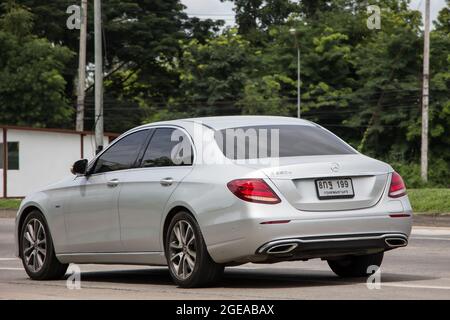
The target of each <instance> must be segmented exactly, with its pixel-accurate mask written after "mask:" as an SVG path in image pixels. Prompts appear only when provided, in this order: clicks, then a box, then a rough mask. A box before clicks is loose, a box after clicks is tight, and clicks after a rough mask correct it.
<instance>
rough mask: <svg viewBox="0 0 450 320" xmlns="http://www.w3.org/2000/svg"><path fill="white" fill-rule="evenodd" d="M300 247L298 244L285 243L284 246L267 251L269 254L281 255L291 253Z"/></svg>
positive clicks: (279, 245)
mask: <svg viewBox="0 0 450 320" xmlns="http://www.w3.org/2000/svg"><path fill="white" fill-rule="evenodd" d="M297 247H298V243H283V244H277V245H275V246H273V247H270V248H269V249H268V250H267V253H268V254H280V253H289V252H291V251H292V250H294V249H295V248H297Z"/></svg>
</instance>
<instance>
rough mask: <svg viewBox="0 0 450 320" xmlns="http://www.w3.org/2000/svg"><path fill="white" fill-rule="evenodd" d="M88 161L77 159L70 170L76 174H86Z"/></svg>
mask: <svg viewBox="0 0 450 320" xmlns="http://www.w3.org/2000/svg"><path fill="white" fill-rule="evenodd" d="M87 165H88V161H87V160H86V159H83V160H78V161H76V162H75V163H74V164H73V166H72V169H71V170H70V171H71V172H72V173H73V174H75V175H85V174H86V170H87Z"/></svg>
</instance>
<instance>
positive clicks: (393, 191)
mask: <svg viewBox="0 0 450 320" xmlns="http://www.w3.org/2000/svg"><path fill="white" fill-rule="evenodd" d="M405 194H406V186H405V183H404V182H403V179H402V177H401V176H400V175H399V174H398V173H397V172H395V171H394V172H393V173H392V179H391V186H390V187H389V197H391V198H399V197H402V196H404V195H405Z"/></svg>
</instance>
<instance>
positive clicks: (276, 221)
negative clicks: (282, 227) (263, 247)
mask: <svg viewBox="0 0 450 320" xmlns="http://www.w3.org/2000/svg"><path fill="white" fill-rule="evenodd" d="M289 222H291V220H274V221H264V222H261V223H260V224H279V223H289Z"/></svg>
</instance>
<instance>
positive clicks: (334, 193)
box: [316, 178, 355, 200]
mask: <svg viewBox="0 0 450 320" xmlns="http://www.w3.org/2000/svg"><path fill="white" fill-rule="evenodd" d="M316 191H317V197H319V199H320V200H327V199H346V198H353V197H354V196H355V193H354V191H353V183H352V179H350V178H339V179H334V178H333V179H331V178H330V179H317V180H316Z"/></svg>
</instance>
